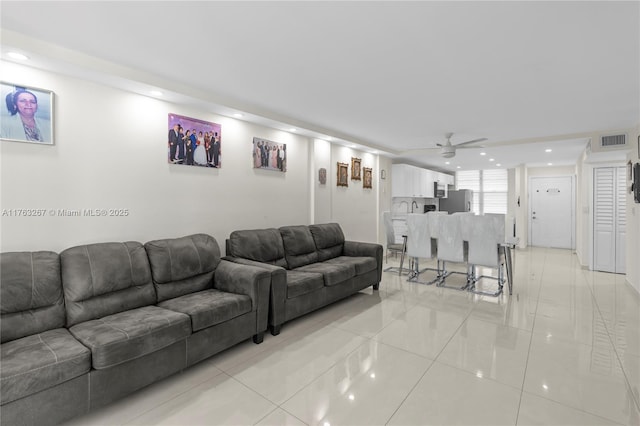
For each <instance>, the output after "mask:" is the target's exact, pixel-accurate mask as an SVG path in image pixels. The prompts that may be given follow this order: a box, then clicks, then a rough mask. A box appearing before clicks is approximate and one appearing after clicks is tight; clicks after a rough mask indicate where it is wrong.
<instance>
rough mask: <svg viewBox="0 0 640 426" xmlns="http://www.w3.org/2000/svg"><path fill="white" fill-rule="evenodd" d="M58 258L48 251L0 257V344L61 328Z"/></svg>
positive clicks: (9, 254) (61, 304)
mask: <svg viewBox="0 0 640 426" xmlns="http://www.w3.org/2000/svg"><path fill="white" fill-rule="evenodd" d="M64 323H65V318H64V298H63V297H62V283H61V282H60V258H59V256H58V254H57V253H54V252H51V251H38V252H20V253H18V252H13V253H2V254H0V337H1V340H2V343H4V342H8V341H11V340H15V339H19V338H21V337H26V336H30V335H32V334H38V333H42V332H44V331H47V330H52V329H54V328H60V327H64Z"/></svg>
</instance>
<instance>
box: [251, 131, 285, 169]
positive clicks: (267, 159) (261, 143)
mask: <svg viewBox="0 0 640 426" xmlns="http://www.w3.org/2000/svg"><path fill="white" fill-rule="evenodd" d="M252 156H253V168H254V169H265V170H273V171H275V172H283V173H284V172H286V171H287V144H286V143H279V142H274V141H270V140H267V139H262V138H255V137H254V138H253V153H252Z"/></svg>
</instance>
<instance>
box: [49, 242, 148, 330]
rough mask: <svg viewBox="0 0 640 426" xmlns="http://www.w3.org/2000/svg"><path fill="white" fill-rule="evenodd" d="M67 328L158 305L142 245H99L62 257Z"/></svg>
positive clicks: (63, 254) (136, 243) (78, 248)
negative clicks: (142, 307) (130, 310)
mask: <svg viewBox="0 0 640 426" xmlns="http://www.w3.org/2000/svg"><path fill="white" fill-rule="evenodd" d="M60 266H61V269H62V287H63V289H64V297H65V304H66V310H67V326H68V327H71V326H72V325H74V324H78V323H80V322H84V321H89V320H92V319H98V318H102V317H104V316H107V315H111V314H115V313H118V312H123V311H127V310H129V309H135V308H139V307H141V306H146V305H153V304H155V303H156V292H155V289H154V288H153V282H152V281H151V270H150V269H149V260H148V259H147V253H146V252H145V251H144V247H143V246H142V244H140V243H138V242H134V241H129V242H126V243H99V244H89V245H85V246H78V247H72V248H69V249H67V250H65V251H63V252H62V253H60Z"/></svg>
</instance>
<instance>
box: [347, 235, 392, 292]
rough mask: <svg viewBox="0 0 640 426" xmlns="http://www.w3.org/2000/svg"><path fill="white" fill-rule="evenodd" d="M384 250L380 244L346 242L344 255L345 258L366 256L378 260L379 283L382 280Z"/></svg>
mask: <svg viewBox="0 0 640 426" xmlns="http://www.w3.org/2000/svg"><path fill="white" fill-rule="evenodd" d="M383 253H384V250H383V248H382V246H381V245H380V244H375V243H361V242H357V241H345V242H344V250H343V254H344V255H345V256H354V257H359V256H366V257H373V258H375V259H376V264H377V265H378V282H380V281H381V280H382V258H383Z"/></svg>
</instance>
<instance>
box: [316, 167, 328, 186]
mask: <svg viewBox="0 0 640 426" xmlns="http://www.w3.org/2000/svg"><path fill="white" fill-rule="evenodd" d="M318 181H320V185H325V184H326V183H327V169H325V168H324V167H323V168H321V169H320V170H318Z"/></svg>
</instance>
